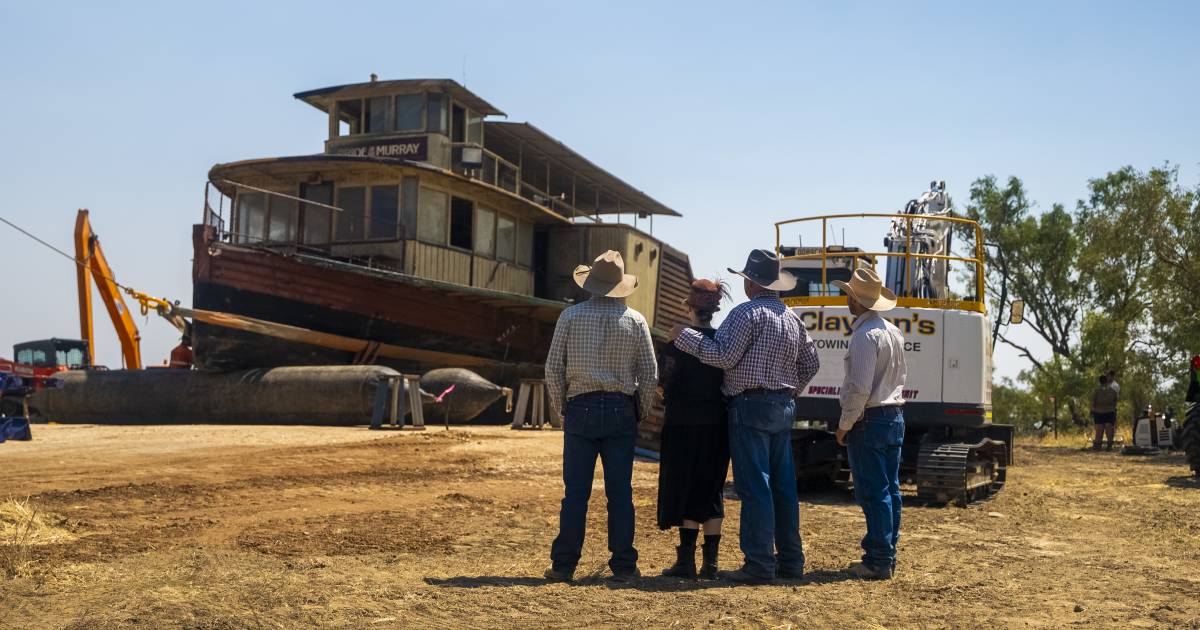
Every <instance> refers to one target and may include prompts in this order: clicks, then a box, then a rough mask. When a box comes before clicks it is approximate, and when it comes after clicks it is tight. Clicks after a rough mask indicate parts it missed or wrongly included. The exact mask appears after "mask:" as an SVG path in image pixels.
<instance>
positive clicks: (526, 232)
mask: <svg viewBox="0 0 1200 630" xmlns="http://www.w3.org/2000/svg"><path fill="white" fill-rule="evenodd" d="M517 263H518V264H520V265H522V266H524V267H532V266H533V224H532V223H530V222H528V221H521V222H520V223H518V224H517Z"/></svg>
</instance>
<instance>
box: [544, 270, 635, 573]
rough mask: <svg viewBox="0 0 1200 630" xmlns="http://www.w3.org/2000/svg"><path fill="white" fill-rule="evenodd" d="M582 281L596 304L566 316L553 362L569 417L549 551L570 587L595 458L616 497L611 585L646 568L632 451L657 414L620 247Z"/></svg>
mask: <svg viewBox="0 0 1200 630" xmlns="http://www.w3.org/2000/svg"><path fill="white" fill-rule="evenodd" d="M574 277H575V283H576V284H578V285H579V286H580V287H581V288H582V289H583V290H585V291H587V292H588V293H590V294H591V298H590V299H588V300H587V301H585V302H581V303H579V304H576V305H574V306H571V307H569V308H567V309H566V310H564V311H563V313H562V315H560V316H559V318H558V325H557V326H556V327H555V329H554V338H553V340H552V341H551V342H550V353H549V356H547V357H546V393H547V394H548V396H549V398H550V406H551V409H552V410H553V411H554V412H555V413H561V414H562V416H563V484H564V486H565V493H564V496H563V500H562V509H561V511H560V512H559V517H558V537H557V538H555V539H554V544H553V545H552V546H551V548H550V560H551V562H552V564H551V566H550V568H549V569H546V573H545V577H546V579H548V580H551V581H559V582H570V581H571V580H572V579H573V578H574V575H575V567H576V565H577V564H578V563H579V557H580V555H582V552H583V537H584V531H585V529H586V527H587V509H588V499H589V498H590V497H591V494H592V479H593V477H594V475H595V472H596V457H597V456H599V457H600V461H601V464H602V465H603V466H604V494H605V496H606V497H607V498H608V550H609V552H610V553H611V554H612V555H611V558H610V559H609V562H608V566H609V568H611V569H612V579H613V580H616V581H630V580H634V579H636V578H638V577H640V576H641V573H640V572H638V568H637V560H638V553H637V549H635V548H634V546H633V485H632V484H633V451H634V445H635V444H636V442H637V423H638V419H639V418H644V417H646V416H648V415H649V414H650V409H651V406H652V405H653V404H654V396H655V390H656V388H657V386H658V365H657V364H656V362H655V359H654V344H653V342H652V341H651V340H650V327H649V326H648V325H647V324H646V318H645V317H642V314H641V313H639V312H637V311H635V310H633V309H632V308H629V307H628V306H625V302H624V301H623V299H622V298H625V297H628V296H629V295H632V294H633V292H634V291H635V290H636V289H637V285H638V281H637V278H636V277H634V276H632V275H627V274H626V273H625V261H624V260H622V258H621V254H620V253H618V252H615V251H612V250H609V251H607V252H604V253H603V254H601V255H600V257H598V258H596V260H595V262H594V263H593V264H592V266H591V267H588V266H586V265H580V266H578V267H576V268H575V273H574Z"/></svg>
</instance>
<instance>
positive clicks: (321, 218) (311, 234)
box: [300, 183, 333, 245]
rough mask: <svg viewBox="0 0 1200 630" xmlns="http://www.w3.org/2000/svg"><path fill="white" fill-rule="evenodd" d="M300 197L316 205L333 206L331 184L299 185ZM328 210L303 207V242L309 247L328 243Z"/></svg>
mask: <svg viewBox="0 0 1200 630" xmlns="http://www.w3.org/2000/svg"><path fill="white" fill-rule="evenodd" d="M300 196H301V197H303V198H305V199H311V200H312V201H315V202H317V203H323V204H326V205H333V184H331V183H324V184H300ZM330 212H333V211H332V210H330V209H329V208H322V207H320V206H310V205H307V204H306V205H305V206H304V242H305V243H308V244H310V245H324V244H326V243H328V242H329V231H330V227H331V225H330V220H329V213H330Z"/></svg>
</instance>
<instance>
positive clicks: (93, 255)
mask: <svg viewBox="0 0 1200 630" xmlns="http://www.w3.org/2000/svg"><path fill="white" fill-rule="evenodd" d="M75 263H76V266H75V277H76V280H77V284H78V288H79V335H80V337H82V339H83V341H84V342H85V344H86V350H85V352H86V353H87V356H86V357H85V358H86V360H87V362H86V365H89V366H90V365H95V352H96V350H95V348H96V343H95V341H96V335H95V326H94V324H93V321H92V282H93V281H95V283H96V291H97V293H98V294H99V295H100V301H101V302H103V303H104V308H105V310H107V311H108V317H109V319H111V320H112V324H113V328H114V329H115V330H116V332H117V338H118V339H119V340H120V341H121V359H122V363H124V367H125V368H127V369H130V370H139V369H141V368H142V336H141V333H139V332H138V327H137V324H136V323H134V321H133V314H132V313H131V312H130V311H129V306H128V305H126V303H125V298H124V297H123V296H122V295H121V293H122V292H124V293H126V294H127V295H129V296H130V297H132V298H133V299H135V300H137V301H138V303H139V305H140V306H141V313H142V314H143V315H145V314H147V313H149V312H150V311H151V310H153V311H155V312H156V313H158V314H159V315H160V316H162V317H163V318H164V319H166V320H167V321H169V322H171V324H172V325H173V326H175V328H177V329H178V330H179V332H181V333H184V334H186V333H187V330H188V325H189V324H188V322H187V321H186V320H185V319H184V318H183V317H182V316H181V315H179V314H178V313H177V312H176V311H175V308H174V307H175V305H173V304H171V303H170V302H168V301H167V300H164V299H161V298H156V297H152V296H149V295H146V294H144V293H141V292H139V291H135V290H134V289H131V288H129V287H123V286H121V285H120V284H118V283H117V281H116V278H115V276H113V271H112V267H110V266H109V265H108V260H107V259H106V258H105V257H104V250H103V249H102V248H101V247H100V238H99V237H98V236H96V233H95V232H94V231H92V224H91V221H90V220H89V219H88V211H87V210H80V211H79V213H78V214H77V215H76V217H75Z"/></svg>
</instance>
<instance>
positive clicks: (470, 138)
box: [467, 110, 483, 146]
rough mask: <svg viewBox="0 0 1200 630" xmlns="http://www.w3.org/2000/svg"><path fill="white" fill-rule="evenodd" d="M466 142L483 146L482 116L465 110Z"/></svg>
mask: <svg viewBox="0 0 1200 630" xmlns="http://www.w3.org/2000/svg"><path fill="white" fill-rule="evenodd" d="M467 142H470V143H473V144H477V145H479V146H483V116H480V115H479V114H477V113H475V112H473V111H471V110H467Z"/></svg>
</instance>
